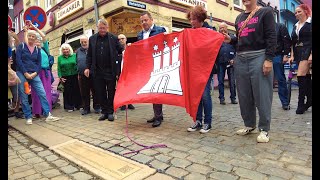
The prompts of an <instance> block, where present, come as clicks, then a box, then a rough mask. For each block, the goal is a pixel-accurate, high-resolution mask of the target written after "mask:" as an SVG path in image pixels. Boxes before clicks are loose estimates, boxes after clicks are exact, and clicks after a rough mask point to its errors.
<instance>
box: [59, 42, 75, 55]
mask: <svg viewBox="0 0 320 180" xmlns="http://www.w3.org/2000/svg"><path fill="white" fill-rule="evenodd" d="M65 48H68V49H69V51H70V55H72V54H73V49H72V47H71V46H70V44H68V43H64V44H62V45H61V47H60V49H59V51H60V55H63V53H62V49H65Z"/></svg>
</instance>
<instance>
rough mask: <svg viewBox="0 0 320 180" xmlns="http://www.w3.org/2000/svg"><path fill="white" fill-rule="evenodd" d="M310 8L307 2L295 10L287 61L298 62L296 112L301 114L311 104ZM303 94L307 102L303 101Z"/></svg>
mask: <svg viewBox="0 0 320 180" xmlns="http://www.w3.org/2000/svg"><path fill="white" fill-rule="evenodd" d="M311 13H312V12H311V8H310V7H309V6H308V5H307V4H300V5H299V6H298V7H297V8H296V10H295V13H294V14H295V16H296V18H297V19H298V22H297V23H296V24H295V25H294V27H293V30H292V34H291V38H292V49H291V57H290V59H289V62H290V63H291V62H293V61H295V62H296V63H297V64H298V73H297V79H298V86H299V95H298V107H297V110H296V114H303V113H304V112H305V111H306V110H308V108H309V107H310V106H312V79H311V74H310V73H309V72H310V65H311V64H312V23H311V21H312V19H311ZM305 96H307V102H306V104H305V103H304V100H305Z"/></svg>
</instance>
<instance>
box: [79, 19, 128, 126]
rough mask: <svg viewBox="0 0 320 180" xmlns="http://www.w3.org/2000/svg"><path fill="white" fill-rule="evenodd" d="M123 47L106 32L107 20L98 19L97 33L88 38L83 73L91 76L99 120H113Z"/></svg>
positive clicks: (115, 37) (114, 37) (113, 36)
mask: <svg viewBox="0 0 320 180" xmlns="http://www.w3.org/2000/svg"><path fill="white" fill-rule="evenodd" d="M122 50H123V47H122V46H121V45H120V43H119V41H118V37H117V36H115V35H113V34H111V33H109V32H108V22H107V21H106V20H104V19H99V21H98V33H96V34H94V35H93V36H91V37H90V38H89V48H88V53H87V60H86V66H87V68H86V69H85V70H84V75H85V76H86V77H89V75H92V76H93V79H94V80H93V84H94V90H95V92H96V96H97V100H98V104H100V106H101V114H102V115H101V117H100V118H99V121H104V120H106V119H108V120H109V121H113V120H114V116H113V112H114V109H113V100H114V95H115V87H116V79H117V77H118V76H119V73H120V72H119V70H118V69H119V68H118V66H120V63H119V62H118V61H117V56H118V54H121V53H122Z"/></svg>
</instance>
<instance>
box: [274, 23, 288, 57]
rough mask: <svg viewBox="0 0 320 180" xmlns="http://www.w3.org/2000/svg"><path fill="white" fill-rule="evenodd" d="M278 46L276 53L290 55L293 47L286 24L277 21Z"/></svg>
mask: <svg viewBox="0 0 320 180" xmlns="http://www.w3.org/2000/svg"><path fill="white" fill-rule="evenodd" d="M276 34H277V48H276V53H275V54H276V55H277V56H278V55H288V54H289V52H290V48H291V37H290V35H289V32H288V29H287V27H286V26H285V25H284V24H281V23H276Z"/></svg>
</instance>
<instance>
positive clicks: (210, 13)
mask: <svg viewBox="0 0 320 180" xmlns="http://www.w3.org/2000/svg"><path fill="white" fill-rule="evenodd" d="M210 23H211V26H212V13H210Z"/></svg>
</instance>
